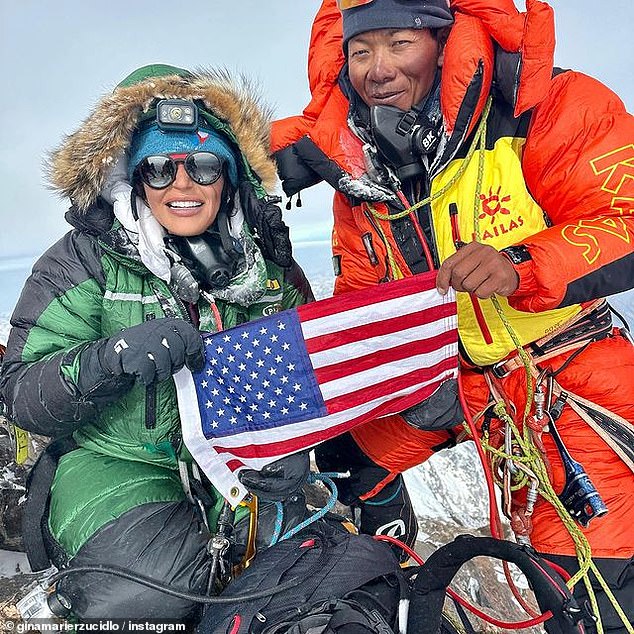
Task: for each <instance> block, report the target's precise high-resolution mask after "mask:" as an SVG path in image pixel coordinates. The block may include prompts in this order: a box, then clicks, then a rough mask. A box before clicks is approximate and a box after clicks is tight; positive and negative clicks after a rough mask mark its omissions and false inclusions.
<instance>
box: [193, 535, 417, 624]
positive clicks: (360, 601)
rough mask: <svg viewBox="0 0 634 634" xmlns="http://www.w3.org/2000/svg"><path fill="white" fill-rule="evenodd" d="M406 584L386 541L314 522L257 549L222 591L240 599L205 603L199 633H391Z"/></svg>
mask: <svg viewBox="0 0 634 634" xmlns="http://www.w3.org/2000/svg"><path fill="white" fill-rule="evenodd" d="M406 585H407V584H406V581H405V579H404V577H403V574H402V572H401V569H400V567H399V564H398V561H397V559H396V556H395V555H394V553H393V552H392V549H391V548H390V546H388V545H387V544H385V543H381V542H378V541H376V540H374V539H372V538H371V537H370V536H368V535H351V534H350V533H346V532H342V531H341V530H339V529H337V528H333V527H331V526H329V525H327V524H325V523H317V524H314V525H312V526H311V527H309V528H308V529H306V530H304V531H302V532H301V533H300V534H299V535H297V536H295V537H293V538H291V539H288V540H285V541H283V542H279V543H278V544H276V545H275V546H272V547H271V548H268V549H267V550H264V551H262V552H261V553H258V555H257V556H256V558H255V561H254V563H253V565H252V566H250V567H249V568H247V569H246V570H245V571H244V572H243V573H242V575H241V576H240V577H239V578H238V579H236V580H235V581H234V582H232V583H231V584H230V585H229V586H228V587H227V588H226V590H225V591H224V592H223V593H222V594H221V595H220V598H229V597H244V598H242V599H241V600H240V601H239V602H235V603H227V604H221V605H217V604H215V605H212V606H209V607H208V608H207V610H206V611H205V614H204V615H203V618H202V621H201V623H200V625H199V627H198V633H199V634H227V633H228V632H231V634H304V633H306V632H310V634H331V633H335V632H336V633H337V634H369V633H373V634H393V632H394V631H395V630H394V629H393V626H394V624H395V622H396V618H397V613H398V604H399V600H400V599H401V598H402V597H404V596H405V594H406ZM278 588H283V589H282V591H280V592H275V593H270V592H267V590H268V591H275V590H277V589H278ZM249 595H253V596H254V598H253V599H250V598H249Z"/></svg>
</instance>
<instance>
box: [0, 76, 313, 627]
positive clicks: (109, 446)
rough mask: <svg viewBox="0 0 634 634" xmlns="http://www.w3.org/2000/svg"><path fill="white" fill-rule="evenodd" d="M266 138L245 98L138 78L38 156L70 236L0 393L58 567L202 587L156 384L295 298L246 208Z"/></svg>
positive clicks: (169, 614)
mask: <svg viewBox="0 0 634 634" xmlns="http://www.w3.org/2000/svg"><path fill="white" fill-rule="evenodd" d="M267 135H268V114H267V113H266V112H264V111H263V110H262V109H261V108H260V107H259V105H258V103H257V101H256V100H255V98H254V97H253V96H252V95H250V94H249V87H248V86H247V85H242V86H235V85H233V84H232V82H231V81H230V80H229V78H228V77H227V76H226V75H225V74H221V73H213V72H209V73H207V72H205V73H196V74H193V73H189V72H187V71H184V70H182V69H178V68H174V67H170V66H163V65H153V66H147V67H144V68H141V69H138V70H137V71H135V72H134V73H132V74H131V75H130V76H129V77H127V78H126V79H125V80H124V81H123V82H121V84H119V86H117V88H116V89H115V90H114V92H113V93H112V94H110V95H107V96H105V97H104V98H103V99H102V100H101V102H100V103H99V104H98V105H97V107H96V109H95V110H94V112H93V113H92V114H91V115H90V117H89V118H88V119H87V120H86V121H85V122H84V123H83V125H82V126H81V127H80V129H79V130H78V131H77V132H76V133H74V134H72V135H71V136H70V137H68V138H67V139H66V141H65V143H64V144H63V146H62V147H61V148H60V149H59V150H57V151H56V152H54V153H53V155H52V157H51V162H50V179H51V182H52V184H53V186H54V187H55V188H56V189H57V190H58V191H59V192H61V193H62V194H64V195H66V196H68V197H69V198H70V200H71V201H72V202H73V207H72V208H71V210H70V212H69V213H68V214H67V220H69V222H70V223H71V224H72V225H73V226H74V227H75V228H74V229H73V230H72V231H70V232H69V233H68V234H66V235H65V236H64V237H63V238H62V239H61V240H60V241H59V242H58V243H57V244H55V245H54V246H52V247H51V248H50V249H49V250H48V251H47V252H46V253H45V254H44V255H43V256H42V258H40V260H39V261H38V262H37V264H36V265H35V267H34V270H33V273H32V275H31V277H30V278H29V279H28V280H27V282H26V285H25V287H24V290H23V292H22V295H21V298H20V300H19V302H18V304H17V306H16V309H15V312H14V314H13V317H12V326H13V328H12V331H11V333H10V336H9V342H8V346H7V352H6V356H5V359H4V363H3V365H2V373H1V377H0V388H1V390H2V396H3V397H4V400H5V401H6V403H7V405H8V408H9V411H10V414H11V416H12V418H13V420H14V421H15V423H16V424H17V425H18V426H20V427H22V428H24V429H27V430H29V431H32V432H37V433H40V434H45V435H48V436H51V437H54V438H56V439H58V440H57V441H56V442H55V443H54V447H55V448H54V450H52V451H50V452H48V454H47V456H46V459H45V460H46V461H48V464H49V465H50V464H53V468H52V469H49V470H50V471H51V472H54V478H53V481H52V484H51V486H50V497H49V499H48V502H47V503H46V507H47V508H46V509H45V512H44V515H43V519H42V518H40V517H35V518H34V517H32V516H31V517H27V519H26V525H27V526H31V527H32V526H36V525H38V524H39V523H40V521H41V523H42V525H43V529H44V530H43V534H44V536H43V540H42V541H43V542H44V544H45V546H46V550H47V553H48V555H49V556H50V557H51V560H52V561H53V563H55V565H57V566H58V567H66V566H68V565H70V566H71V567H72V566H79V565H99V564H102V565H103V564H106V565H110V566H120V567H124V568H126V569H128V570H131V571H132V572H135V573H138V574H142V575H146V576H150V577H152V578H154V579H158V580H161V581H162V582H163V583H165V584H167V585H170V586H172V587H174V588H175V589H178V590H181V591H188V592H191V593H194V594H195V593H203V592H205V591H206V590H207V588H208V586H209V584H210V579H209V577H210V567H211V563H210V561H211V560H210V555H209V554H208V552H207V543H208V541H209V536H210V533H213V532H214V530H215V520H216V519H217V517H218V512H219V508H220V507H221V506H222V499H221V498H220V496H218V495H217V494H216V493H215V492H214V490H213V488H212V487H211V486H210V485H209V484H208V483H206V484H205V483H202V484H201V483H200V482H199V480H197V479H196V475H197V470H196V469H195V467H194V469H193V470H192V465H191V464H190V463H191V459H189V460H188V456H187V452H186V450H184V448H183V446H182V442H181V430H180V420H179V414H178V408H177V404H176V395H175V388H174V383H173V381H172V378H171V377H172V374H173V373H174V372H175V371H177V370H179V369H180V368H181V367H183V366H184V365H186V366H187V367H189V368H190V369H192V370H195V369H197V368H199V367H200V366H201V364H202V361H203V350H202V343H201V338H200V335H199V330H204V331H217V330H219V329H222V328H228V327H231V326H235V325H236V324H239V323H243V322H245V321H249V320H252V319H255V318H257V317H259V316H262V315H265V314H271V313H272V312H276V311H279V310H283V309H286V308H290V307H293V306H296V305H298V304H301V303H304V302H306V301H309V300H311V299H312V294H311V291H310V288H309V286H308V283H307V281H306V279H305V277H304V275H303V273H302V272H301V270H300V269H299V267H298V266H297V265H296V264H295V263H294V262H293V261H292V259H291V257H290V244H289V242H288V230H287V229H286V227H284V225H283V224H282V223H281V214H280V211H279V209H278V208H277V207H276V206H275V205H274V202H275V200H274V199H271V198H270V197H268V196H267V194H266V189H265V188H266V187H270V186H271V185H272V184H273V183H274V180H275V167H274V165H273V163H272V162H271V161H270V159H269V156H268V146H267ZM111 205H112V206H111ZM56 460H58V462H57V465H56V467H55V461H56ZM44 471H45V469H42V470H40V474H39V475H37V473H36V474H35V475H34V477H33V483H34V486H32V489H33V490H32V491H31V494H32V496H34V495H35V493H34V491H35V489H36V488H39V489H40V490H41V489H42V488H43V487H42V485H41V481H42V478H44V476H43V475H42V473H43V472H44ZM278 475H279V474H278ZM36 480H37V482H38V486H37V487H36V486H35V482H36ZM45 490H46V492H48V486H47V487H45ZM185 490H186V491H187V494H186V493H185ZM40 497H41V496H40ZM44 498H45V499H44V501H45V502H46V496H44ZM219 498H220V499H219ZM34 506H37V504H35V503H33V502H32V501H31V513H32V512H33V507H34ZM40 506H44V504H40ZM201 508H205V512H204V513H203V512H201ZM42 510H44V509H42ZM27 532H28V531H27ZM27 537H29V536H28V535H27V534H25V539H27ZM31 537H32V536H31ZM27 541H28V540H27ZM31 541H33V540H31ZM35 541H37V539H36V540H35ZM211 583H213V580H212V581H211ZM58 594H60V595H63V596H64V597H65V598H66V599H67V600H68V601H69V602H70V604H71V606H72V608H71V609H72V612H73V613H74V614H75V615H76V616H77V617H79V618H104V617H109V618H158V619H161V618H171V619H183V618H187V617H189V616H191V614H192V611H193V608H194V607H195V604H194V603H192V602H190V601H187V600H183V599H179V598H174V597H172V596H168V595H165V594H162V593H161V592H159V591H156V590H152V589H150V588H147V587H145V586H143V585H139V584H136V583H132V582H128V581H125V580H124V579H121V578H117V577H110V576H105V575H103V574H102V575H99V574H94V573H86V574H71V575H69V576H67V577H66V578H64V579H63V580H62V582H61V583H60V584H59V587H58Z"/></svg>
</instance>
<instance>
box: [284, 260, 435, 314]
mask: <svg viewBox="0 0 634 634" xmlns="http://www.w3.org/2000/svg"><path fill="white" fill-rule="evenodd" d="M432 288H436V271H429V272H428V273H419V274H418V275H413V276H411V277H405V278H403V279H402V280H397V281H396V282H390V283H389V284H378V285H377V286H373V287H372V288H368V289H364V290H361V291H352V292H350V293H343V294H341V295H337V296H336V297H330V298H329V299H322V300H320V301H318V302H312V303H311V304H303V305H302V306H298V307H297V308H296V310H297V314H298V315H299V320H300V321H309V320H311V319H318V318H319V317H328V316H330V315H336V314H337V313H341V312H343V311H346V310H352V309H354V308H361V307H363V306H368V305H369V304H373V305H374V304H379V303H380V302H383V301H387V300H389V299H398V298H399V297H408V296H411V295H413V294H414V293H421V292H423V291H428V290H429V289H432Z"/></svg>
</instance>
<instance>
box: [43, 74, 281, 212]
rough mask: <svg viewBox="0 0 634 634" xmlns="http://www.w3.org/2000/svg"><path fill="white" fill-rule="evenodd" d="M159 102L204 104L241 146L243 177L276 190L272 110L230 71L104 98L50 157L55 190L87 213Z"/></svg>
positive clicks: (160, 79) (145, 84)
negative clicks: (141, 123)
mask: <svg viewBox="0 0 634 634" xmlns="http://www.w3.org/2000/svg"><path fill="white" fill-rule="evenodd" d="M176 70H177V69H175V71H176ZM156 99H191V100H194V101H195V100H200V101H202V102H203V103H204V104H205V109H206V110H208V111H209V112H211V113H212V114H213V115H215V116H216V117H217V118H218V119H219V120H220V126H221V127H222V131H223V132H225V134H227V135H228V136H229V137H230V138H231V137H233V138H234V139H235V141H236V143H237V145H238V147H239V150H240V152H241V154H242V157H243V161H242V165H241V166H239V171H240V172H241V174H240V178H241V179H243V178H249V179H251V180H254V181H255V182H258V181H261V183H262V185H263V187H264V188H265V189H266V190H268V191H270V190H272V189H273V188H274V186H275V183H276V178H277V176H276V171H275V163H274V162H273V160H272V159H271V158H270V154H269V125H270V120H271V115H272V111H271V110H270V108H269V107H267V106H265V105H263V103H262V102H261V100H260V98H259V96H258V95H257V91H256V90H255V89H254V86H253V84H252V83H251V82H249V80H248V79H246V78H245V77H243V76H240V77H239V78H237V79H235V78H232V77H231V76H230V75H229V73H228V72H227V71H226V70H217V69H211V70H206V69H205V70H198V71H195V72H193V73H188V74H187V75H185V76H180V75H178V74H171V75H163V76H153V77H147V78H145V79H142V80H141V81H139V82H137V83H134V84H132V85H126V86H124V85H120V86H118V87H117V88H115V90H114V91H113V92H112V93H111V94H108V95H106V96H105V97H103V98H102V99H101V100H100V101H99V102H98V104H97V106H96V107H95V108H94V110H93V112H92V113H91V114H90V116H89V117H88V118H87V119H86V120H85V121H84V122H83V123H82V125H81V127H80V128H79V129H78V130H77V131H76V132H75V133H73V134H71V135H69V136H68V137H66V139H65V140H64V142H63V144H62V145H61V147H60V148H59V149H57V150H55V151H53V152H52V153H51V156H50V159H49V161H48V165H47V169H48V178H49V182H50V184H51V185H52V187H53V189H54V190H56V191H58V192H59V193H60V194H62V195H64V196H68V197H69V198H70V199H71V201H72V202H73V203H74V204H75V205H76V207H77V208H78V209H79V210H86V209H88V208H89V207H90V206H91V205H92V204H93V203H94V202H95V201H96V199H97V196H98V195H99V193H100V191H101V189H102V187H103V185H104V182H105V180H106V177H107V175H108V172H109V170H110V168H111V166H112V165H113V164H114V162H115V161H116V160H117V159H118V158H119V157H120V156H121V155H122V154H123V153H124V152H126V151H127V150H128V148H129V146H130V140H131V138H132V133H133V131H134V129H135V127H136V126H137V123H138V122H139V120H140V119H142V118H143V114H144V113H147V112H148V111H149V110H150V109H151V107H152V105H153V102H154V101H155V100H156Z"/></svg>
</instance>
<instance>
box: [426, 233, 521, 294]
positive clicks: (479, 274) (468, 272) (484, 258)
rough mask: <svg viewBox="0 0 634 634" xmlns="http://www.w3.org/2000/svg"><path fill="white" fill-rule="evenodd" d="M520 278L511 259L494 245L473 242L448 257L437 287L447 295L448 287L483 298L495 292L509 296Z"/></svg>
mask: <svg viewBox="0 0 634 634" xmlns="http://www.w3.org/2000/svg"><path fill="white" fill-rule="evenodd" d="M519 283H520V280H519V276H518V274H517V272H516V271H515V269H514V268H513V265H512V264H511V262H510V260H509V259H508V258H507V257H506V256H505V255H503V254H501V253H499V252H498V251H496V250H495V249H494V248H493V247H491V246H489V245H486V244H482V243H480V242H470V243H469V244H466V245H465V246H464V247H462V248H461V249H459V250H458V251H457V252H456V253H454V254H453V255H452V256H450V257H448V258H447V259H446V260H445V261H444V262H443V263H442V266H441V267H440V269H439V271H438V277H437V278H436V287H437V288H438V292H439V293H440V294H441V295H445V294H446V293H447V291H448V290H449V287H450V286H451V287H453V288H454V289H455V290H457V291H463V292H465V293H473V294H474V295H476V296H477V297H479V298H480V299H488V298H489V297H491V296H492V295H494V294H497V295H503V296H505V297H508V296H509V295H511V294H512V293H514V292H515V290H516V289H517V287H518V286H519Z"/></svg>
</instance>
